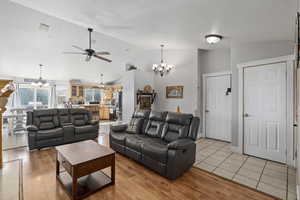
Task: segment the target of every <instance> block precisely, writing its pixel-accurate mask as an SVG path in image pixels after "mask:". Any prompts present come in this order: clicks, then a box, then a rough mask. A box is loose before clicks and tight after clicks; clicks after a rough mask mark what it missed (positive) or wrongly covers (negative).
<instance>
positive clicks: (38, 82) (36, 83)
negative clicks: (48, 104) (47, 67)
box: [31, 64, 49, 87]
mask: <svg viewBox="0 0 300 200" xmlns="http://www.w3.org/2000/svg"><path fill="white" fill-rule="evenodd" d="M39 66H40V78H39V79H37V80H35V81H33V82H32V83H31V85H33V86H37V87H48V86H49V83H48V82H47V81H46V80H44V79H43V78H42V68H43V65H42V64H39Z"/></svg>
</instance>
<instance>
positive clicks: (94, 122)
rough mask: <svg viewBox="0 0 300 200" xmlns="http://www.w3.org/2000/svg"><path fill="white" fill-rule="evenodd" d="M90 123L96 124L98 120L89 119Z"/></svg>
mask: <svg viewBox="0 0 300 200" xmlns="http://www.w3.org/2000/svg"><path fill="white" fill-rule="evenodd" d="M90 124H91V125H97V124H99V121H98V120H91V121H90Z"/></svg>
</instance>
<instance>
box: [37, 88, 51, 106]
mask: <svg viewBox="0 0 300 200" xmlns="http://www.w3.org/2000/svg"><path fill="white" fill-rule="evenodd" d="M36 104H37V105H42V106H48V105H49V89H48V88H46V89H45V88H38V89H36Z"/></svg>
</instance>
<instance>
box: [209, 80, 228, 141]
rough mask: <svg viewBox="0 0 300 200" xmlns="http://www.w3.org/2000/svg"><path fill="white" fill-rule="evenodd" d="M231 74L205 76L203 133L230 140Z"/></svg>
mask: <svg viewBox="0 0 300 200" xmlns="http://www.w3.org/2000/svg"><path fill="white" fill-rule="evenodd" d="M230 79H231V75H229V74H228V75H220V76H207V77H205V80H204V81H205V88H204V90H205V91H204V92H205V107H204V112H205V113H204V117H205V135H206V137H208V138H213V139H218V140H224V141H228V142H231V93H227V94H226V92H227V89H228V88H230V87H231V86H230V85H231V84H230V82H231V80H230Z"/></svg>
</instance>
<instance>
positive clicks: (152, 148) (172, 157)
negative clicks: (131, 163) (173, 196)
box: [109, 111, 200, 180]
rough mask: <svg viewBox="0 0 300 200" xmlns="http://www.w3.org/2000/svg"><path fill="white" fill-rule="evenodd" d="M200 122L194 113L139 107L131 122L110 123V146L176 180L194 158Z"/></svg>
mask: <svg viewBox="0 0 300 200" xmlns="http://www.w3.org/2000/svg"><path fill="white" fill-rule="evenodd" d="M199 123H200V120H199V118H198V117H193V115H191V114H180V113H173V112H156V111H151V112H150V111H136V112H135V113H134V114H133V116H132V119H131V121H130V123H129V124H121V125H114V126H111V127H110V134H109V135H110V147H111V148H112V149H114V150H115V151H117V152H119V153H121V154H123V155H125V156H128V157H130V158H131V159H133V160H135V161H137V162H139V163H141V164H143V165H144V166H146V167H148V168H150V169H152V170H154V171H156V172H157V173H159V174H160V175H162V176H164V177H166V178H168V179H171V180H174V179H176V178H178V177H179V176H181V175H182V174H183V173H184V172H185V171H186V170H188V169H189V168H190V167H192V165H193V163H194V162H195V152H196V144H195V140H196V138H197V133H198V129H199Z"/></svg>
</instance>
